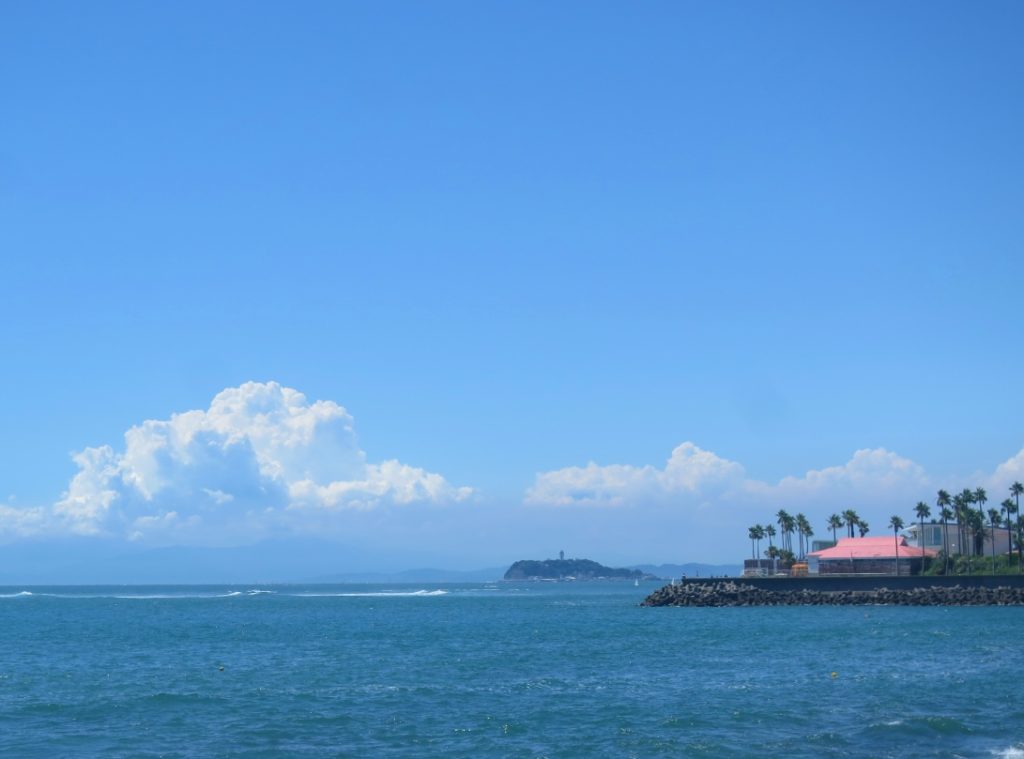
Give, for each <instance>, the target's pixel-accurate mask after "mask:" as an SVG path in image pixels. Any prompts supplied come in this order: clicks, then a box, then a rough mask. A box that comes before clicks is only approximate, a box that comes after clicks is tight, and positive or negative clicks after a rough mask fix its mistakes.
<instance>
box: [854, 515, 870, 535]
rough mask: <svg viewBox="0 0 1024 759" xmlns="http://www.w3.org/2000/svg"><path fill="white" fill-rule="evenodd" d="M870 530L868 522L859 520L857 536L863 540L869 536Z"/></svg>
mask: <svg viewBox="0 0 1024 759" xmlns="http://www.w3.org/2000/svg"><path fill="white" fill-rule="evenodd" d="M869 529H870V528H869V527H868V523H867V522H865V521H864V520H863V519H858V520H857V534H858V535H860V537H862V538H863V537H864V536H865V535H867V534H868V530H869Z"/></svg>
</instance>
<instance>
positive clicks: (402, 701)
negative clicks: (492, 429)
mask: <svg viewBox="0 0 1024 759" xmlns="http://www.w3.org/2000/svg"><path fill="white" fill-rule="evenodd" d="M656 587H658V584H656V583H647V584H641V587H634V586H633V585H632V584H631V583H630V584H626V583H610V582H609V583H601V582H597V583H518V584H517V583H493V584H460V585H412V586H394V585H390V586H384V585H333V586H324V585H319V586H315V585H310V586H300V585H280V586H272V585H262V586H234V587H226V586H216V587H214V586H188V587H186V586H179V587H166V586H164V587H138V586H124V587H82V586H76V587H64V588H42V587H30V588H25V587H13V588H5V589H0V756H4V757H48V758H49V757H61V756H65V757H122V756H123V757H216V756H220V757H314V756H315V757H320V756H346V757H347V756H351V757H435V756H444V757H449V756H465V757H482V756H494V757H690V756H694V757H742V756H750V757H766V756H791V757H792V756H808V757H811V756H813V757H820V756H837V757H839V756H842V757H851V756H853V757H859V756H863V757H901V758H902V757H918V756H919V757H929V756H931V757H955V756H964V757H988V756H1001V757H1018V756H1019V757H1024V699H1022V697H1021V690H1022V687H1024V686H1022V684H1021V676H1020V671H1019V668H1020V659H1021V652H1022V643H1021V633H1022V630H1024V608H1020V607H980V608H935V607H932V608H907V607H899V608H890V607H778V608H722V609H708V608H699V609H684V608H650V609H648V608H640V607H639V606H638V603H639V602H640V601H641V600H642V599H643V597H644V596H645V595H646V594H647V593H648V592H650V591H651V590H653V589H655V588H656Z"/></svg>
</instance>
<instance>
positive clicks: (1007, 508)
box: [992, 498, 1017, 564]
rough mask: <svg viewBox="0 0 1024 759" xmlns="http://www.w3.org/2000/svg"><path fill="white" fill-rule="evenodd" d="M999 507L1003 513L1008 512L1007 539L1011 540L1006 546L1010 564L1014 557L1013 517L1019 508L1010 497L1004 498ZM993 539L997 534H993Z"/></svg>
mask: <svg viewBox="0 0 1024 759" xmlns="http://www.w3.org/2000/svg"><path fill="white" fill-rule="evenodd" d="M999 507H1000V511H1001V513H1003V514H1006V539H1007V540H1008V541H1009V543H1007V546H1006V552H1007V564H1009V563H1010V561H1011V560H1012V558H1013V521H1012V519H1011V517H1012V516H1013V512H1014V511H1015V510H1016V509H1017V506H1016V504H1014V502H1013V501H1011V500H1010V499H1009V498H1005V499H1003V502H1002V503H1001V504H999ZM992 539H993V540H995V536H993V538H992Z"/></svg>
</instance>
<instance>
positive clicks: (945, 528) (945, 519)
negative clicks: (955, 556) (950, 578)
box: [939, 491, 953, 575]
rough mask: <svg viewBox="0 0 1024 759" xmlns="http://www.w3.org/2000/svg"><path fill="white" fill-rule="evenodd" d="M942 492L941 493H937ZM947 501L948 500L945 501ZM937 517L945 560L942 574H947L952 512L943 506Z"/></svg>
mask: <svg viewBox="0 0 1024 759" xmlns="http://www.w3.org/2000/svg"><path fill="white" fill-rule="evenodd" d="M939 492H942V491H939ZM946 500H947V501H948V500H949V499H948V498H947V499H946ZM939 517H940V518H941V520H942V554H943V557H944V558H945V563H944V564H943V568H942V574H944V575H948V574H949V520H950V519H952V518H953V512H952V511H950V510H949V508H948V507H946V506H943V507H942V511H940V512H939Z"/></svg>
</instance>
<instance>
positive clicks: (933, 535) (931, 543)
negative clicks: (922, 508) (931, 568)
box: [907, 522, 1010, 556]
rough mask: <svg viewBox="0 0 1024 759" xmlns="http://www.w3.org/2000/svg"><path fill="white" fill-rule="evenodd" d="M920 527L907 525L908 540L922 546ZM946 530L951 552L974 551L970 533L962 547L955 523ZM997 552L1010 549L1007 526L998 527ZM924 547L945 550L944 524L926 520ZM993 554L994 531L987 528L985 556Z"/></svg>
mask: <svg viewBox="0 0 1024 759" xmlns="http://www.w3.org/2000/svg"><path fill="white" fill-rule="evenodd" d="M919 529H920V525H919V524H911V525H908V526H907V533H908V534H909V536H910V540H908V541H907V542H908V543H909V544H910V545H914V546H918V547H920V546H921V541H920V539H919V538H918V535H917V533H918V530H919ZM946 530H947V532H948V533H949V537H948V540H949V552H950V553H951V554H957V553H968V552H970V553H974V542H973V540H972V538H971V536H970V535H968V537H967V541H968V545H966V546H964V547H961V546H960V545H959V541H960V534H959V532H958V530H957V526H956V525H955V524H947V525H946ZM995 532H996V535H995V539H996V553H997V554H1002V553H1006V552H1007V551H1009V550H1010V534H1009V532H1007V530H1006V528H1005V527H1002V528H996V531H995ZM924 548H931V549H933V550H935V551H942V550H945V545H944V542H943V539H942V525H941V524H931V523H929V522H925V525H924ZM991 554H992V531H991V529H989V528H987V527H986V528H985V551H984V555H985V556H991Z"/></svg>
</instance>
